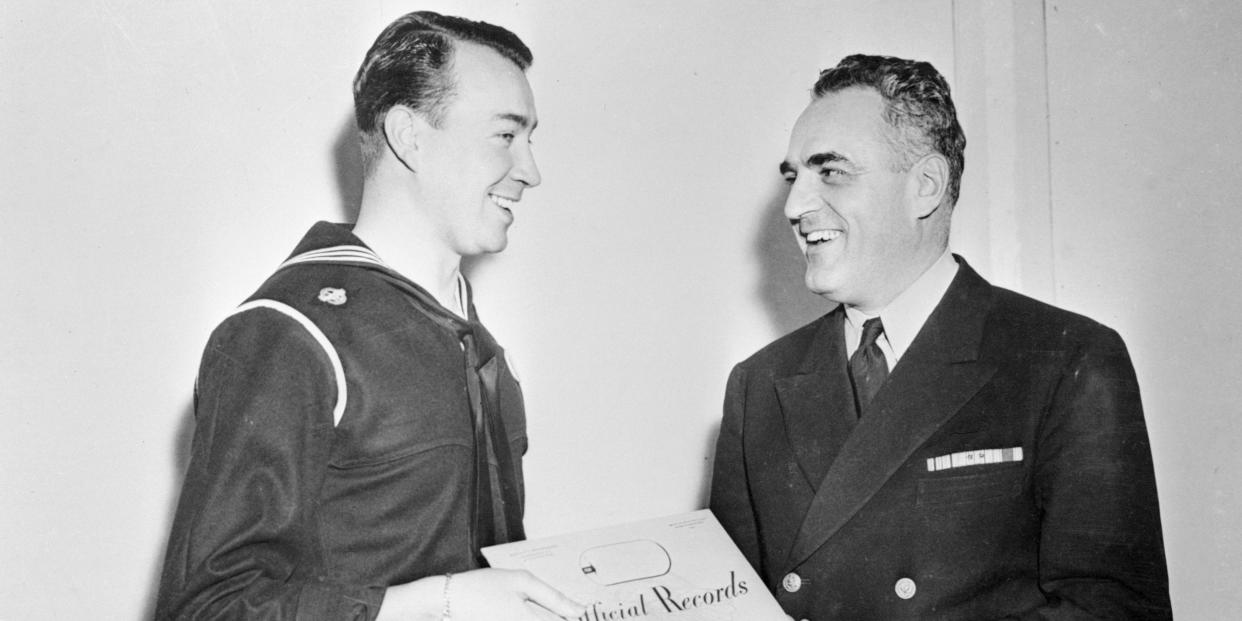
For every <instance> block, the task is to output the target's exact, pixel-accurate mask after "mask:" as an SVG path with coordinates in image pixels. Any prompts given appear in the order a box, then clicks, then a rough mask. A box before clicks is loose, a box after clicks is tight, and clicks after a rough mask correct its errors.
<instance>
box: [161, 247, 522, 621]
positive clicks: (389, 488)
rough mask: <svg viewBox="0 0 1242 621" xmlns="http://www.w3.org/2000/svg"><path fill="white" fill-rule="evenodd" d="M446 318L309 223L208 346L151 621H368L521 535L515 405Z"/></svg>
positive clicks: (500, 357)
mask: <svg viewBox="0 0 1242 621" xmlns="http://www.w3.org/2000/svg"><path fill="white" fill-rule="evenodd" d="M461 285H462V291H461V294H462V296H463V299H464V300H465V301H464V304H463V306H464V308H465V310H466V316H465V317H462V316H458V315H456V314H454V313H452V312H450V311H448V310H447V309H445V308H444V307H442V306H441V305H440V304H438V303H437V302H436V301H435V300H434V299H433V298H432V297H431V296H430V295H429V294H427V293H426V292H425V291H424V290H422V289H421V288H419V287H418V286H417V285H415V284H414V283H412V282H410V281H408V280H406V279H405V278H403V277H402V276H400V275H399V274H397V273H396V272H394V271H392V270H391V269H389V268H388V267H387V266H385V265H384V264H383V262H382V261H381V260H380V259H379V257H377V256H375V254H374V253H372V252H371V251H370V250H369V249H368V248H366V246H365V245H364V244H363V243H362V242H361V241H360V240H359V239H358V238H357V237H355V236H354V235H353V234H352V233H350V232H349V230H348V229H347V228H345V227H342V226H339V225H333V224H328V223H322V222H321V223H319V224H316V225H315V226H314V227H313V228H312V229H311V230H310V232H309V233H308V234H307V235H306V237H305V238H304V239H303V240H302V242H301V243H300V244H299V245H298V246H297V248H296V249H295V250H294V253H293V255H292V256H291V257H290V259H289V260H288V261H286V262H285V263H284V264H283V265H282V266H281V268H280V269H278V270H277V271H276V273H275V274H273V275H272V276H271V277H270V278H269V279H268V280H267V282H265V283H264V284H263V286H262V287H260V288H259V290H258V291H257V292H256V293H255V294H254V295H253V296H252V297H251V298H250V299H249V300H247V301H246V302H245V303H244V304H243V305H242V306H241V307H240V308H239V309H238V310H237V312H235V313H234V314H233V315H231V316H230V317H229V318H227V319H226V320H225V321H224V322H222V323H221V324H220V325H219V327H217V328H216V330H215V331H214V332H213V333H212V335H211V338H210V341H209V342H208V345H207V347H206V351H205V352H204V354H203V359H202V363H201V366H200V370H199V376H198V382H197V386H196V391H195V431H194V440H193V448H192V452H191V458H190V464H189V470H188V472H187V474H186V478H185V483H184V487H183V490H182V494H181V499H180V503H179V506H178V508H177V513H176V517H175V521H174V524H173V529H172V534H171V539H170V542H169V546H168V553H167V558H166V561H165V565H164V572H163V576H162V581H161V586H160V595H159V602H158V604H157V612H156V617H157V619H181V618H194V619H218V618H239V617H243V616H244V617H245V618H247V619H298V620H318V619H332V620H333V621H338V620H343V619H350V620H355V619H356V620H363V619H374V618H375V616H376V614H377V613H378V611H379V606H380V604H381V602H382V601H383V596H384V592H385V588H386V587H387V586H389V585H394V584H402V583H406V582H411V581H413V580H416V579H418V578H421V577H424V576H428V575H435V574H443V573H446V572H461V571H467V570H470V569H475V568H477V567H479V566H480V559H479V556H478V553H479V548H480V547H482V546H485V545H490V544H493V543H502V542H505V541H510V540H514V539H520V538H522V536H523V534H522V531H521V529H522V526H521V519H522V504H523V490H522V469H521V456H522V454H523V453H524V452H525V450H526V421H525V414H524V411H523V404H522V394H521V389H520V387H519V385H518V383H517V381H516V379H515V377H514V374H513V373H512V372H511V369H510V366H509V365H508V363H507V362H506V357H505V355H504V351H503V350H502V349H501V348H500V346H499V345H497V343H496V341H495V340H494V339H493V338H492V336H491V334H489V333H488V331H487V330H486V329H485V328H484V327H483V326H482V324H480V323H479V320H478V317H477V315H476V313H475V310H474V308H473V306H472V305H471V304H470V303H469V301H468V300H469V290H468V287H467V286H466V285H465V281H464V280H462V281H461Z"/></svg>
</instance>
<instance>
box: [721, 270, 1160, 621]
mask: <svg viewBox="0 0 1242 621" xmlns="http://www.w3.org/2000/svg"><path fill="white" fill-rule="evenodd" d="M958 261H959V263H960V267H959V270H958V274H957V276H956V277H955V279H954V280H953V283H952V285H951V286H950V287H949V289H948V291H947V293H946V294H945V296H944V298H943V299H942V300H941V302H940V303H939V305H938V306H937V307H936V309H935V310H934V311H933V312H932V314H931V316H930V317H929V318H928V320H927V322H926V324H924V326H923V328H922V330H921V331H920V332H919V333H918V335H917V337H916V338H915V339H914V341H913V342H912V343H911V345H910V347H909V349H908V350H907V351H906V353H905V354H904V356H903V357H902V358H901V360H900V361H899V363H898V364H897V365H896V366H895V367H894V368H893V370H892V373H891V374H890V376H889V378H888V380H887V381H886V383H885V384H884V385H883V387H882V388H881V389H880V392H879V393H878V394H877V396H876V397H875V400H874V402H873V403H872V404H871V407H869V408H868V414H867V416H866V417H864V418H862V419H859V418H858V417H857V415H856V414H855V408H854V405H853V393H852V389H851V386H850V381H849V376H848V374H847V371H846V365H847V358H846V353H845V345H844V342H843V340H844V337H843V329H842V321H843V316H844V313H843V311H842V309H841V308H837V309H835V310H833V311H832V312H830V313H828V314H827V315H825V316H824V317H822V318H820V319H819V320H817V321H815V322H813V323H811V324H809V325H807V326H805V327H803V328H801V329H799V330H797V331H795V332H793V333H790V334H789V335H786V336H785V337H783V338H781V339H779V340H777V341H775V342H774V343H772V344H771V345H769V346H767V347H765V348H764V349H762V350H760V351H759V352H758V353H756V354H755V355H753V356H752V357H751V358H749V359H747V360H746V361H744V362H742V363H740V364H739V365H737V367H735V368H734V370H733V373H732V375H731V376H730V378H729V384H728V390H727V395H726V400H725V413H724V419H723V422H722V426H721V432H720V438H719V441H718V445H717V452H716V461H715V467H714V474H713V481H712V492H711V508H712V510H713V511H714V512H715V514H716V515H717V517H718V518H719V519H720V521H721V523H722V524H723V525H724V527H725V529H726V530H727V531H728V532H729V533H730V534H731V535H732V536H733V538H734V539H735V540H736V542H737V544H738V546H739V547H740V548H741V549H742V551H743V552H744V553H745V555H746V556H747V558H748V559H749V560H750V561H751V563H752V564H753V565H754V566H755V567H756V569H757V570H758V571H759V573H760V575H761V576H762V577H763V578H764V580H765V582H766V583H767V586H768V587H769V588H770V589H771V590H772V591H773V592H774V593H775V594H776V596H777V599H778V600H779V601H780V603H781V605H782V606H783V607H784V608H785V610H786V611H787V612H789V613H790V614H791V615H793V616H794V618H795V619H802V618H807V619H811V620H812V621H827V620H862V619H883V620H888V619H1001V618H1016V619H1092V618H1105V619H1165V618H1170V616H1171V612H1170V608H1169V599H1168V579H1167V574H1166V569H1165V559H1164V550H1163V544H1162V538H1161V529H1160V514H1159V507H1158V504H1157V499H1156V487H1155V480H1154V477H1153V473H1152V463H1151V450H1150V445H1149V443H1148V438H1147V431H1146V427H1145V424H1144V421H1143V413H1142V406H1141V404H1140V401H1139V391H1138V385H1137V381H1136V379H1135V375H1134V371H1133V367H1132V365H1131V363H1130V359H1129V356H1128V354H1127V353H1126V349H1125V345H1124V344H1123V343H1122V341H1121V339H1120V338H1119V337H1118V335H1117V334H1116V333H1115V332H1114V331H1112V330H1110V329H1108V328H1106V327H1104V326H1102V325H1100V324H1098V323H1096V322H1094V321H1091V320H1090V319H1087V318H1085V317H1081V316H1078V315H1075V314H1072V313H1069V312H1066V311H1063V310H1060V309H1057V308H1054V307H1051V306H1048V305H1045V304H1042V303H1040V302H1037V301H1035V300H1032V299H1030V298H1026V297H1023V296H1021V295H1018V294H1015V293H1013V292H1010V291H1007V290H1004V289H1001V288H997V287H993V286H991V285H989V284H988V283H987V282H986V281H985V280H983V279H982V278H981V277H980V276H979V275H978V274H976V273H975V272H974V270H972V269H971V268H970V267H969V266H968V265H966V263H965V262H964V261H962V260H961V259H960V258H958ZM992 449H1001V450H992ZM1018 449H1020V450H1018Z"/></svg>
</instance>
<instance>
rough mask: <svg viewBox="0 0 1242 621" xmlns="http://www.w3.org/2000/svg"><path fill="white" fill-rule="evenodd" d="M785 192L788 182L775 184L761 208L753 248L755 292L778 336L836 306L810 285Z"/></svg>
mask: <svg viewBox="0 0 1242 621" xmlns="http://www.w3.org/2000/svg"><path fill="white" fill-rule="evenodd" d="M785 195H786V190H785V187H784V184H782V183H780V182H777V183H774V184H773V186H772V190H771V192H770V193H769V196H770V198H769V199H768V202H767V205H766V206H765V207H764V208H763V209H762V210H760V211H759V214H760V218H762V223H761V224H760V226H759V234H758V235H757V236H755V245H754V248H753V249H754V253H755V260H756V261H758V262H759V268H760V269H759V283H758V287H757V291H756V292H755V294H756V295H758V296H759V299H760V300H761V303H762V304H763V308H764V310H765V311H767V314H768V320H769V322H770V323H771V326H772V329H773V331H774V333H775V334H777V335H784V334H787V333H789V332H792V331H793V330H795V329H797V328H800V327H802V326H804V325H806V324H807V323H809V322H811V321H812V320H814V319H816V318H818V317H820V316H822V315H823V314H824V313H827V312H828V311H830V310H832V308H833V307H834V306H836V305H835V304H833V303H832V302H829V301H827V300H825V299H824V298H821V297H819V296H818V295H815V294H813V293H811V292H810V291H808V290H807V288H806V283H805V281H804V280H803V275H804V274H805V273H806V261H805V260H804V259H803V258H802V254H801V252H800V251H799V250H798V244H797V241H796V240H795V239H794V236H793V233H792V232H791V231H790V226H789V220H788V219H787V218H786V217H785V214H784V208H785Z"/></svg>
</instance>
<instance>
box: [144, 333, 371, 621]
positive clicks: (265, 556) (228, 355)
mask: <svg viewBox="0 0 1242 621" xmlns="http://www.w3.org/2000/svg"><path fill="white" fill-rule="evenodd" d="M334 377H335V376H334V374H333V371H332V367H331V365H330V362H329V359H328V358H327V356H326V354H325V353H324V351H323V348H322V347H321V346H320V345H319V343H318V342H317V341H316V340H315V339H314V337H313V336H312V335H311V333H310V332H308V331H307V329H306V328H304V327H303V326H302V325H300V324H299V323H298V322H297V321H295V320H294V319H292V318H290V317H287V316H284V315H282V314H281V313H278V312H276V311H273V310H271V309H262V308H261V309H254V310H249V311H246V312H244V313H241V314H239V315H235V316H234V317H232V318H230V319H229V320H227V321H226V322H225V323H224V324H222V325H221V326H220V327H219V328H217V330H216V332H215V333H214V334H213V335H212V338H211V340H210V342H209V343H208V346H207V350H206V352H205V353H204V355H203V361H202V365H201V367H200V370H199V378H198V384H197V386H196V391H195V408H194V411H195V429H194V440H193V444H192V448H191V457H190V463H189V469H188V471H187V473H186V477H185V482H184V484H183V487H182V492H181V498H180V501H179V504H178V507H177V512H176V515H175V517H174V521H173V528H172V534H171V536H170V540H169V544H168V552H167V556H166V558H165V564H164V571H163V574H162V577H161V583H160V592H159V601H158V603H157V606H156V618H157V620H160V621H162V620H165V619H178V620H179V619H248V620H249V619H264V620H272V621H275V620H297V621H319V620H324V621H328V620H331V621H343V620H349V621H360V620H364V619H367V620H369V619H374V618H375V616H376V614H378V611H379V605H380V603H381V602H382V600H383V594H384V588H383V587H382V586H368V585H352V584H340V583H334V582H332V581H331V580H330V579H329V577H328V576H327V575H326V572H325V571H324V562H323V558H322V546H321V543H320V540H319V538H318V524H317V521H316V520H317V516H316V512H315V500H316V498H317V497H318V492H319V489H320V486H321V485H322V483H323V479H324V472H325V469H326V468H327V460H328V457H329V450H330V448H331V440H332V431H333V423H334V421H333V415H332V409H333V405H334V404H335V399H336V390H337V388H336V383H335V379H334Z"/></svg>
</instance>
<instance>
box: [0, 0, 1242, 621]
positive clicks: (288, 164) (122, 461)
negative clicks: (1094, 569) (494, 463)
mask: <svg viewBox="0 0 1242 621" xmlns="http://www.w3.org/2000/svg"><path fill="white" fill-rule="evenodd" d="M419 8H429V9H436V10H441V11H443V12H449V13H456V14H463V15H466V16H470V17H474V18H478V19H486V20H489V21H494V22H496V23H499V24H502V25H505V26H507V27H509V28H511V29H513V30H514V31H516V32H517V33H519V34H520V35H521V36H522V37H523V38H524V39H525V40H526V41H527V42H528V43H529V44H530V46H531V48H532V49H533V50H534V52H535V57H536V60H535V65H534V67H533V68H532V70H531V72H530V74H529V76H530V80H531V82H532V85H533V87H534V91H535V94H536V99H537V105H538V107H539V112H540V117H541V123H540V128H539V130H538V132H537V133H536V136H535V141H536V143H537V146H536V155H537V158H538V162H539V164H540V166H541V168H542V172H543V177H544V185H543V187H540V188H538V189H536V190H534V191H531V192H529V193H528V194H527V198H526V199H525V200H523V201H522V203H521V205H520V206H519V207H518V208H517V223H516V224H515V225H514V227H513V228H512V230H511V244H510V249H509V250H508V251H506V252H505V253H504V254H503V255H500V256H498V257H495V258H488V259H485V260H481V261H476V262H474V263H473V264H472V265H471V266H470V274H471V276H472V278H473V280H474V282H475V285H476V289H477V291H478V294H479V300H478V302H479V307H480V310H481V313H482V314H483V317H484V319H485V321H486V322H487V323H488V325H489V326H490V327H491V328H492V329H493V331H494V332H495V333H496V334H497V335H498V336H499V338H500V339H501V341H502V342H503V343H504V344H505V345H506V346H507V347H508V348H509V349H510V350H511V351H512V352H513V354H514V356H515V358H516V360H517V363H518V366H519V368H520V372H521V375H522V379H523V383H524V386H525V390H526V396H527V409H528V412H529V413H530V416H531V422H530V429H529V431H530V436H531V450H530V453H529V454H528V456H527V461H526V464H527V476H528V486H529V520H528V530H529V532H530V533H531V535H533V536H538V535H548V534H553V533H556V532H560V531H566V530H575V529H579V528H588V527H592V526H601V525H605V524H611V523H616V522H621V521H626V520H631V519H639V518H645V517H652V516H656V515H663V514H671V513H677V512H682V511H689V510H692V509H697V508H700V507H702V506H704V504H705V501H706V495H705V489H706V486H707V483H708V474H709V472H710V461H711V453H712V446H713V442H714V439H715V434H716V427H717V421H718V418H719V414H720V405H721V400H722V397H723V388H724V382H725V378H726V375H727V373H728V370H729V368H730V367H731V365H732V364H733V363H735V362H737V361H738V360H740V359H741V358H743V357H745V356H746V355H748V354H749V353H750V352H752V351H754V350H755V349H757V348H758V347H760V346H762V345H763V344H765V343H767V342H768V341H770V340H771V339H773V338H775V337H777V336H779V335H780V334H783V333H785V332H787V331H789V330H791V329H793V328H795V327H797V326H799V325H801V324H802V323H804V322H806V321H809V320H811V319H812V318H814V317H816V316H818V315H819V314H821V313H823V312H825V311H826V310H828V304H826V303H825V302H823V301H822V300H819V299H817V298H814V297H812V296H810V295H809V294H807V293H806V292H805V291H804V290H803V288H802V284H801V259H800V257H799V256H798V255H797V252H796V249H795V245H794V242H793V240H792V237H791V235H790V233H789V231H788V229H787V225H786V224H785V222H784V221H783V219H782V217H781V215H780V211H779V209H780V205H781V202H782V200H783V192H782V185H781V183H780V179H779V175H778V174H777V168H776V165H777V163H778V162H779V161H780V160H781V159H782V158H783V156H784V152H785V147H786V141H787V139H788V133H789V129H790V126H791V125H792V123H793V121H794V119H795V118H796V116H797V114H798V113H799V112H800V110H801V108H802V107H803V106H804V105H805V103H806V102H807V97H808V89H809V87H810V85H811V83H812V82H813V81H814V78H815V75H816V72H817V71H818V70H819V69H820V68H823V67H826V66H830V65H832V64H835V63H836V61H837V60H839V59H840V57H841V56H843V55H845V54H848V53H852V52H856V51H866V52H873V53H889V54H897V55H904V56H912V57H918V58H922V59H926V60H930V61H932V62H933V63H935V64H936V65H937V67H939V68H940V69H941V70H942V72H943V73H944V74H945V75H946V76H947V77H948V78H949V80H950V82H951V83H952V84H953V87H954V89H955V99H956V100H957V103H958V106H959V110H960V115H961V117H962V120H963V124H964V126H965V130H966V134H967V137H968V139H969V141H970V146H969V149H968V152H967V158H966V176H965V181H964V189H963V197H962V201H961V202H960V203H959V206H958V209H957V212H956V214H955V216H954V220H955V224H954V226H955V231H954V240H953V247H954V249H955V250H956V251H957V252H960V253H962V254H964V255H965V256H966V257H967V258H968V259H969V260H970V261H971V263H972V264H973V265H974V266H975V267H976V268H977V269H979V270H980V271H981V272H982V273H983V274H984V275H985V276H987V277H989V278H991V279H992V280H993V281H994V282H996V283H998V284H1002V285H1005V286H1009V287H1011V288H1015V289H1018V290H1020V291H1023V292H1025V293H1028V294H1030V295H1034V296H1036V297H1038V298H1040V299H1043V300H1046V301H1049V302H1053V303H1056V304H1058V305H1061V306H1064V307H1066V308H1069V309H1071V310H1075V311H1078V312H1082V313H1084V314H1087V315H1090V316H1092V317H1094V318H1096V319H1098V320H1100V321H1103V322H1105V323H1107V324H1109V325H1111V326H1112V327H1114V328H1116V329H1117V330H1119V331H1120V332H1121V334H1122V336H1123V337H1124V338H1125V339H1126V341H1127V343H1128V345H1129V346H1130V350H1131V353H1132V356H1133V358H1134V362H1135V365H1136V367H1137V371H1138V375H1139V379H1140V383H1141V385H1142V388H1143V394H1144V400H1145V404H1146V408H1147V419H1148V425H1149V428H1150V432H1151V436H1152V443H1153V447H1154V454H1155V463H1156V469H1157V476H1158V481H1159V486H1160V494H1161V509H1162V514H1163V517H1164V523H1165V540H1166V545H1167V549H1168V557H1169V565H1170V571H1171V576H1172V577H1171V580H1172V593H1173V600H1174V605H1175V608H1176V610H1177V613H1178V615H1179V617H1180V618H1184V619H1227V618H1233V616H1234V614H1235V612H1236V610H1238V609H1239V608H1242V596H1239V594H1238V593H1239V589H1238V584H1239V583H1242V560H1240V555H1242V541H1240V540H1239V532H1240V530H1239V528H1238V526H1237V523H1238V522H1239V519H1238V515H1239V513H1240V512H1242V500H1240V499H1239V494H1238V492H1237V490H1238V489H1239V487H1242V475H1240V474H1239V472H1238V466H1239V463H1240V460H1239V459H1238V458H1237V456H1236V453H1237V447H1238V446H1239V445H1242V431H1239V422H1238V413H1239V409H1240V408H1239V405H1238V403H1239V399H1238V397H1237V396H1236V393H1237V390H1238V389H1237V386H1238V382H1237V381H1236V379H1235V378H1236V376H1237V375H1238V372H1239V370H1240V368H1242V364H1239V363H1240V362H1242V360H1240V359H1242V349H1240V348H1239V337H1240V336H1242V328H1240V327H1239V322H1238V321H1237V319H1236V316H1237V314H1238V311H1239V310H1242V308H1240V307H1242V304H1240V302H1242V292H1240V289H1239V287H1238V286H1237V282H1238V280H1239V269H1240V268H1239V265H1242V251H1240V250H1239V244H1238V243H1237V242H1236V237H1237V231H1238V229H1239V228H1240V227H1242V215H1239V213H1240V212H1239V210H1238V209H1237V207H1236V205H1237V202H1238V200H1237V199H1238V197H1239V196H1240V195H1242V175H1239V174H1238V173H1237V171H1236V168H1237V163H1238V162H1239V161H1242V129H1239V124H1238V122H1237V120H1236V114H1237V113H1238V111H1239V104H1238V102H1239V95H1242V92H1240V91H1242V76H1240V75H1239V72H1238V69H1237V65H1236V63H1237V61H1238V59H1239V58H1242V39H1240V38H1239V37H1237V36H1236V32H1237V30H1238V28H1239V27H1242V5H1240V4H1237V3H1234V2H1232V1H1228V0H1221V1H1218V2H1186V1H1169V0H1160V1H1155V0H1141V1H1136V0H1097V1H1092V2H1071V1H1070V0H1047V1H1046V2H1038V1H1031V2H1021V3H1013V4H1011V3H1009V2H996V1H986V0H978V1H964V0H958V1H956V2H954V1H951V0H927V1H911V2H875V3H859V2H843V1H826V0H813V1H812V0H805V1H797V2H769V1H766V0H733V1H730V2H713V1H709V0H692V1H681V2H669V1H667V0H661V1H656V0H641V1H638V0H635V1H628V2H608V3H592V2H579V1H573V0H549V1H542V0H538V1H537V0H527V1H513V0H509V1H500V0H496V1H487V0H473V1H461V2H449V1H448V0H442V1H435V2H426V3H421V4H415V3H407V2H396V1H382V0H370V1H365V2H348V3H347V2H307V1H304V0H299V1H293V0H273V1H265V2H248V1H242V0H222V1H208V0H161V1H158V2H151V1H145V2H139V1H135V0H96V1H83V2H72V3H70V2H44V1H34V0H31V1H28V2H14V1H12V0H0V207H2V208H3V210H4V211H3V221H2V222H0V319H2V320H3V327H2V329H0V351H2V352H3V354H2V356H0V422H2V423H3V432H0V619H3V620H10V619H12V620H16V619H137V618H143V617H144V616H149V615H150V611H151V605H152V600H153V597H154V585H155V582H156V580H157V577H158V572H159V569H160V564H161V560H162V554H163V547H164V544H165V540H166V538H167V530H168V526H169V520H170V515H171V511H172V508H173V506H174V503H175V501H176V495H177V492H178V487H179V484H180V479H181V476H182V474H183V472H184V468H185V459H186V455H187V446H188V442H189V439H190V437H191V434H192V432H193V420H192V417H191V410H190V404H191V394H192V385H193V379H194V374H195V370H196V367H197V363H198V358H199V354H200V352H201V348H202V346H203V343H204V342H205V340H206V338H207V335H208V333H209V332H210V330H211V328H212V327H213V326H214V324H215V323H216V322H217V321H218V320H219V319H220V318H221V317H222V316H224V315H225V314H226V313H228V312H229V310H230V309H231V308H232V307H233V306H235V305H236V304H237V303H239V302H240V301H241V300H242V299H244V298H245V297H246V296H247V295H249V293H250V292H251V291H253V289H254V288H255V287H256V286H257V285H258V284H259V282H261V280H262V279H263V278H264V277H265V276H266V275H267V274H268V273H269V272H270V271H271V269H272V268H273V267H274V266H275V265H277V264H278V263H279V262H280V261H281V260H282V259H283V258H284V257H285V256H286V254H287V253H288V252H289V250H291V248H292V246H293V244H294V243H295V242H296V241H297V239H298V238H299V237H300V236H301V234H302V232H303V231H304V230H305V229H306V228H307V227H308V226H309V225H310V224H311V223H312V222H314V221H315V220H318V219H327V220H335V221H342V220H348V219H351V218H352V217H353V213H354V209H356V207H355V205H356V200H357V196H358V192H359V187H360V185H359V179H358V173H359V171H358V156H357V153H356V147H355V142H354V137H353V121H352V113H351V105H352V103H351V99H350V94H349V84H350V80H351V79H352V76H353V73H354V71H355V69H356V67H357V65H358V63H359V61H360V60H361V58H362V55H363V53H364V52H365V50H366V48H367V47H368V46H369V45H370V43H371V41H372V40H373V39H374V37H375V35H376V34H378V32H379V31H380V30H381V29H382V28H383V26H385V25H386V24H387V23H388V22H390V21H391V20H392V19H394V18H396V17H397V16H399V15H401V14H402V13H405V12H407V11H409V10H415V9H419Z"/></svg>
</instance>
